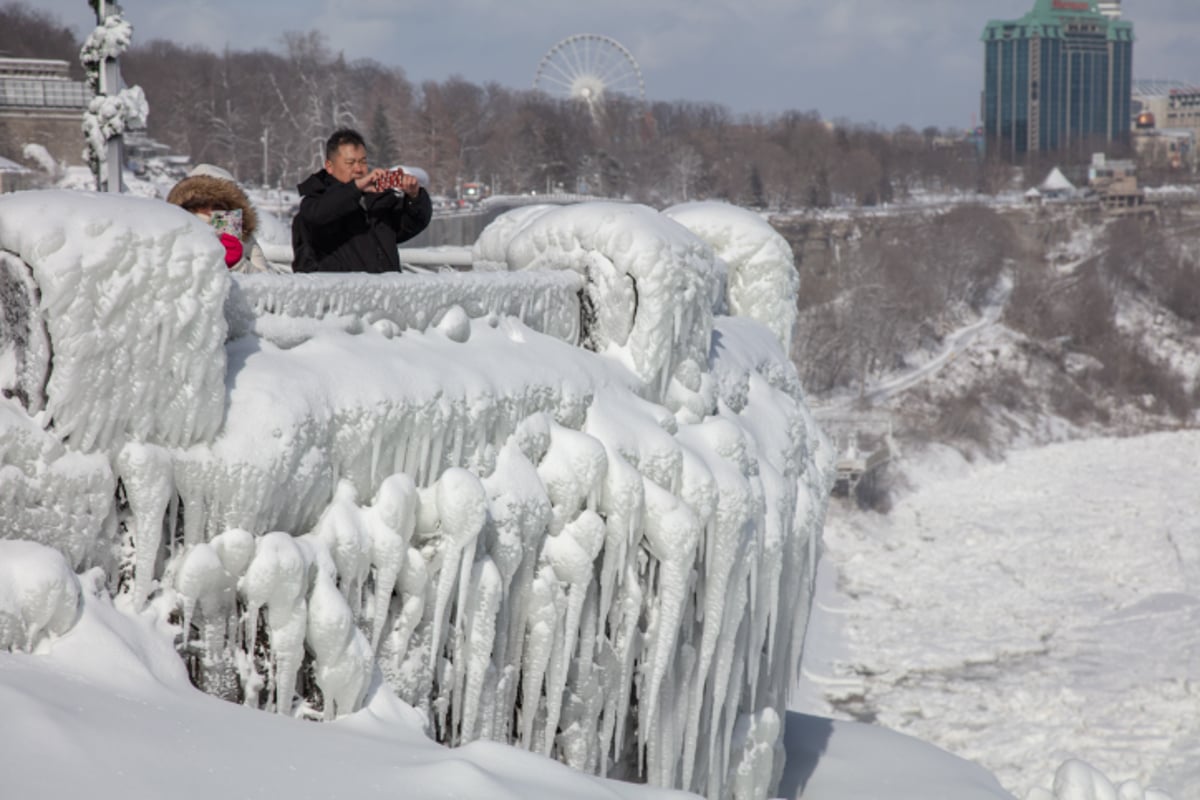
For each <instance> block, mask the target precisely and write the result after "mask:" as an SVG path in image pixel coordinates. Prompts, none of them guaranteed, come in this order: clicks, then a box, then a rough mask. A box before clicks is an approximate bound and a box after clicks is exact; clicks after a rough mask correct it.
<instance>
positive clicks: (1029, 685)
mask: <svg viewBox="0 0 1200 800" xmlns="http://www.w3.org/2000/svg"><path fill="white" fill-rule="evenodd" d="M918 466H919V467H923V468H924V473H923V474H921V475H919V476H917V477H916V479H917V481H918V489H917V490H916V491H915V492H913V493H912V494H909V495H907V496H905V497H903V498H902V499H901V500H900V501H899V502H898V503H897V506H896V508H895V509H894V511H893V512H892V514H891V515H889V516H887V517H881V516H878V515H874V514H863V513H849V512H847V511H846V510H845V508H844V507H841V508H837V509H834V510H831V514H830V517H829V520H828V522H827V525H826V529H825V544H826V548H827V549H826V553H825V561H824V566H825V570H826V571H825V573H824V575H823V580H822V581H821V582H820V583H819V584H818V590H817V591H818V596H817V603H816V607H815V611H814V619H813V622H812V626H811V628H810V634H811V636H810V639H809V643H808V645H807V649H806V654H805V665H804V669H805V673H806V676H807V677H806V679H805V680H804V681H803V682H802V685H801V687H800V691H799V699H798V700H797V702H796V703H794V707H795V708H796V709H797V710H801V711H807V712H810V713H816V714H822V713H825V714H832V715H833V716H835V717H842V718H844V717H847V716H853V717H857V718H860V719H872V720H875V721H877V722H878V723H879V724H881V725H884V726H886V727H889V728H892V729H895V730H898V731H901V732H904V733H907V734H910V735H913V736H916V737H918V738H921V739H924V740H926V741H929V742H932V743H934V744H937V745H939V746H941V747H944V748H946V749H947V750H950V751H951V752H954V753H956V754H958V755H960V756H963V757H965V758H968V759H971V760H973V761H976V762H978V763H980V764H982V765H983V766H984V767H987V768H988V769H990V770H992V771H994V772H995V773H996V774H997V777H998V778H999V779H1000V781H1001V783H1002V784H1004V785H1005V787H1006V788H1007V789H1009V790H1010V791H1012V792H1014V793H1015V794H1016V795H1018V796H1022V797H1023V796H1024V795H1025V794H1026V793H1027V792H1028V791H1029V789H1030V788H1032V787H1034V786H1037V785H1046V784H1048V782H1049V780H1050V777H1051V776H1052V774H1053V771H1054V769H1055V768H1056V767H1057V766H1058V765H1059V764H1060V763H1061V762H1062V761H1063V760H1065V759H1066V758H1069V757H1078V758H1082V759H1083V760H1085V761H1087V762H1089V763H1091V764H1092V765H1094V766H1096V767H1097V768H1099V769H1100V770H1101V771H1103V772H1105V773H1106V774H1107V775H1109V777H1111V778H1114V779H1120V780H1124V779H1128V778H1136V779H1138V780H1139V781H1142V782H1143V785H1146V784H1154V785H1158V786H1160V787H1161V788H1163V789H1165V790H1167V791H1168V792H1170V793H1171V794H1172V796H1174V797H1175V798H1177V800H1179V799H1180V798H1196V797H1198V796H1200V795H1198V794H1197V791H1196V786H1197V785H1200V498H1198V497H1197V494H1196V492H1195V484H1196V476H1197V474H1198V473H1200V432H1183V433H1173V434H1157V435H1151V436H1145V437H1140V438H1135V439H1125V440H1096V441H1090V442H1076V443H1068V444H1061V445H1053V446H1048V447H1045V448H1041V449H1037V450H1031V451H1024V452H1017V453H1013V454H1011V455H1010V456H1009V459H1008V461H1007V462H1005V463H1001V464H984V465H976V466H970V465H961V464H952V463H949V462H947V463H943V464H940V465H939V464H935V463H933V461H932V460H927V461H926V462H924V463H923V464H921V465H918ZM834 573H836V575H837V578H838V580H837V583H836V585H834V581H833V580H831V577H832V576H833V574H834ZM822 696H823V697H824V700H823V701H822V700H820V699H819V698H821V697H822Z"/></svg>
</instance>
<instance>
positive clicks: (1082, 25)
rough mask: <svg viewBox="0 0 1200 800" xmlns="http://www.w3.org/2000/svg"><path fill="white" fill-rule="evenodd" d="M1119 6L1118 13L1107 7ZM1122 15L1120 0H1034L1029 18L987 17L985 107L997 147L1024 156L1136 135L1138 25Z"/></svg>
mask: <svg viewBox="0 0 1200 800" xmlns="http://www.w3.org/2000/svg"><path fill="white" fill-rule="evenodd" d="M1101 6H1105V10H1104V11H1103V12H1102V10H1101ZM1112 6H1116V8H1115V11H1116V15H1112V14H1110V13H1105V12H1108V11H1112V10H1114V9H1112ZM1119 14H1120V4H1119V3H1101V2H1099V1H1098V0H1035V3H1034V7H1033V10H1032V11H1030V12H1029V13H1028V14H1026V15H1025V16H1024V17H1022V18H1020V19H1018V20H1012V21H1004V20H993V21H991V22H989V23H988V24H987V27H986V28H984V31H983V37H982V39H983V45H984V88H983V109H982V112H983V122H984V126H983V127H984V135H985V137H986V140H987V147H988V149H989V151H990V152H994V153H997V154H999V155H1002V156H1004V157H1006V158H1009V159H1012V160H1020V158H1021V157H1022V156H1024V155H1025V154H1027V153H1035V152H1053V151H1056V150H1060V149H1063V148H1067V147H1069V146H1071V145H1073V144H1075V143H1078V142H1083V141H1085V140H1092V141H1093V142H1096V143H1099V142H1116V141H1127V140H1128V139H1129V131H1130V118H1131V111H1130V99H1131V91H1132V89H1131V87H1132V84H1133V24H1132V23H1130V22H1127V21H1124V20H1121V19H1119Z"/></svg>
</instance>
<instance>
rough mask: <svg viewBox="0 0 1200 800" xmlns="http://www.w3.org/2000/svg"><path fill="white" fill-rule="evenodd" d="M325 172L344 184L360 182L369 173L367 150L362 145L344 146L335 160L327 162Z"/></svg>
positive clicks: (340, 148) (334, 157)
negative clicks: (354, 181)
mask: <svg viewBox="0 0 1200 800" xmlns="http://www.w3.org/2000/svg"><path fill="white" fill-rule="evenodd" d="M325 171H326V172H328V173H329V174H330V175H332V176H333V177H335V178H337V179H338V180H339V181H341V182H342V183H349V182H350V181H353V180H358V179H359V178H361V177H362V176H364V175H366V174H367V172H369V170H368V169H367V151H366V148H364V147H363V146H362V145H360V144H344V145H342V146H341V147H339V148H338V149H337V152H336V153H334V155H333V158H331V159H327V160H326V161H325Z"/></svg>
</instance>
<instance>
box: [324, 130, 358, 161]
mask: <svg viewBox="0 0 1200 800" xmlns="http://www.w3.org/2000/svg"><path fill="white" fill-rule="evenodd" d="M344 144H353V145H357V146H359V147H361V148H363V149H366V147H367V143H366V142H365V141H363V137H362V134H361V133H359V132H358V131H356V130H354V129H353V128H339V129H338V130H336V131H334V132H333V135H331V136H330V137H329V138H328V139H327V140H326V141H325V160H326V161H332V160H333V157H334V156H336V155H337V151H338V148H340V147H341V146H342V145H344Z"/></svg>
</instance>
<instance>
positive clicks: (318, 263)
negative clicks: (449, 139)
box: [292, 128, 433, 272]
mask: <svg viewBox="0 0 1200 800" xmlns="http://www.w3.org/2000/svg"><path fill="white" fill-rule="evenodd" d="M385 186H394V187H395V188H383V187H385ZM297 188H298V189H299V191H300V195H301V198H302V199H301V201H300V211H299V213H298V214H296V218H295V219H294V220H292V250H293V262H292V270H293V271H295V272H399V271H400V253H399V252H398V251H397V249H396V246H397V245H398V244H399V243H400V242H404V241H407V240H409V239H411V238H412V237H414V236H416V235H417V234H418V233H420V232H421V231H423V230H425V226H427V225H428V224H429V220H430V218H431V217H432V216H433V203H432V202H431V201H430V199H429V194H428V193H427V192H426V191H425V190H424V189H422V188H421V186H420V185H419V184H418V182H417V178H416V176H414V175H408V174H398V175H397V174H396V173H389V172H388V171H387V170H383V169H379V168H378V167H377V168H375V169H370V168H368V166H367V147H366V143H365V142H364V141H363V137H362V136H361V135H360V134H359V133H358V132H357V131H354V130H351V129H349V128H343V129H341V130H337V131H334V133H333V135H332V136H330V137H329V140H328V141H327V142H326V143H325V168H324V169H322V170H320V171H319V172H316V173H313V174H312V175H310V176H309V177H308V178H306V179H305V180H304V182H303V183H301V184H300V185H299V186H298V187H297Z"/></svg>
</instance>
